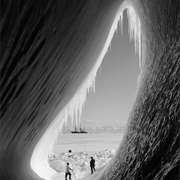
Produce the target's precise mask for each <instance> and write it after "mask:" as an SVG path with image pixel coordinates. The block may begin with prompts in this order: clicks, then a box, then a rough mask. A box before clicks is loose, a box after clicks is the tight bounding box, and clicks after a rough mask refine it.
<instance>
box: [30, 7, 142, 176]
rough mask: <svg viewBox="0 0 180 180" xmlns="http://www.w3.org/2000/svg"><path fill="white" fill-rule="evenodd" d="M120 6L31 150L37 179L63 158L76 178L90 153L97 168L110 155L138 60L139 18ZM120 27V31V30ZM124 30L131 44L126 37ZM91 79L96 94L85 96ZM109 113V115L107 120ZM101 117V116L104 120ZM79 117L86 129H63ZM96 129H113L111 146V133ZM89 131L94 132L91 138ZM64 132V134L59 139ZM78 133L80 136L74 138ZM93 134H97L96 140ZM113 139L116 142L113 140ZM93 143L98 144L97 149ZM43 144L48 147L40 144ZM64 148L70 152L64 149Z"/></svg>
mask: <svg viewBox="0 0 180 180" xmlns="http://www.w3.org/2000/svg"><path fill="white" fill-rule="evenodd" d="M125 7H126V6H125V5H124V6H122V7H121V8H120V10H119V11H118V12H117V16H116V18H115V20H114V22H113V24H112V27H111V30H110V32H109V36H108V38H107V41H106V43H105V45H104V48H103V50H102V52H101V53H100V55H99V57H98V59H97V62H96V64H95V65H94V67H93V69H92V71H91V72H90V73H89V74H88V75H87V78H86V79H85V81H84V83H83V84H82V85H81V87H80V88H79V90H78V91H77V93H76V94H75V95H74V96H73V98H72V99H71V101H70V102H69V103H68V104H67V105H66V106H65V107H64V109H63V110H62V111H61V112H60V113H59V114H58V116H57V117H56V118H55V120H54V121H53V123H52V124H51V125H50V127H49V128H48V129H47V131H46V133H45V134H44V135H43V137H42V138H41V140H40V141H39V143H38V144H37V146H36V148H35V149H34V152H33V155H32V158H31V162H30V163H31V168H32V169H33V170H34V172H35V173H36V174H38V176H39V177H41V178H45V179H53V176H54V175H55V174H57V173H59V175H60V174H63V173H64V168H65V165H66V162H67V161H70V162H71V165H72V166H73V169H74V172H75V175H76V177H77V178H78V177H84V176H86V175H88V174H89V158H90V156H93V157H95V159H96V163H97V166H96V167H97V168H98V167H103V166H104V165H105V164H106V163H107V162H108V161H109V160H110V159H111V158H112V157H113V155H114V154H115V151H116V149H117V148H118V146H119V144H120V141H121V138H122V137H123V133H124V129H125V128H126V125H127V120H128V115H129V113H130V111H131V108H132V105H133V102H134V99H135V95H136V90H137V86H138V85H137V82H138V75H139V73H140V71H139V68H138V59H139V66H141V26H140V20H139V19H138V17H137V15H136V13H135V11H134V9H133V8H131V6H129V7H128V8H127V7H126V8H127V10H126V12H127V15H126V12H124V9H126V8H125ZM123 12H124V13H123ZM123 19H124V21H123ZM123 24H124V25H123ZM122 32H123V35H121V34H122ZM129 35H130V39H132V38H133V39H134V42H135V43H134V42H132V41H131V42H130V41H129ZM126 43H127V45H126ZM134 49H135V51H134ZM120 51H121V52H120ZM136 52H138V53H139V56H138V55H135V53H136ZM102 60H103V63H102ZM113 61H114V62H113ZM101 63H102V65H101ZM98 69H99V71H98ZM97 74H98V76H97V78H96V75H97ZM103 74H104V75H103ZM95 79H96V93H95V94H93V93H92V94H89V97H87V98H86V96H87V94H88V92H89V91H94V92H95ZM99 81H100V82H101V83H99ZM108 93H109V94H108ZM123 93H124V94H123ZM97 97H99V99H98V98H97ZM86 100H88V102H89V104H88V102H87V103H85V102H86ZM96 103H97V104H96ZM86 104H87V105H86ZM112 104H113V106H112ZM83 107H84V109H83ZM93 108H94V109H93ZM100 109H101V110H100ZM124 111H125V113H124ZM92 114H96V115H97V117H96V118H95V117H91V116H92ZM122 114H123V115H122ZM115 115H116V117H115ZM113 117H115V118H114V119H112V118H113ZM105 118H107V119H106V120H105ZM119 119H120V120H119ZM68 120H70V121H68ZM81 121H82V122H83V123H84V125H83V126H82V127H84V126H86V131H87V132H88V133H87V134H86V133H85V134H83V135H82V134H80V133H77V134H76V136H77V139H76V138H74V136H75V135H74V134H72V133H71V132H70V131H69V130H72V128H73V126H74V124H73V122H76V124H80V122H81ZM97 122H99V123H100V125H101V126H99V127H98V124H93V123H97ZM88 123H89V124H90V125H91V126H90V125H89V127H90V128H89V129H88ZM63 127H64V128H63ZM98 128H99V129H98ZM63 130H66V133H63ZM96 130H97V131H96ZM98 130H99V131H101V130H102V131H103V130H104V131H114V133H115V136H116V137H114V139H115V140H114V142H115V145H114V144H113V145H112V144H108V143H107V142H108V141H109V142H110V141H111V140H112V137H111V138H109V140H108V138H107V137H108V136H109V134H108V133H110V132H105V133H106V135H105V136H104V137H101V136H102V134H100V133H99V132H98ZM62 133H63V134H62ZM93 133H94V134H95V135H94V139H93ZM111 133H113V132H111ZM117 133H121V135H122V136H121V137H119V136H118V138H117ZM65 135H67V136H69V137H66V138H64V136H65ZM72 135H73V137H72ZM90 135H91V137H90ZM80 136H82V137H81V138H80ZM95 137H96V138H97V137H99V139H98V138H97V139H96V138H95ZM103 138H104V139H103ZM116 138H117V139H118V142H116V140H117V139H116ZM52 139H53V140H52ZM80 139H81V141H80V142H79V140H80ZM95 140H97V142H95V143H96V144H95V146H96V148H95V151H94V153H95V154H92V151H91V149H93V148H92V147H93V143H94V141H95ZM90 142H91V143H90ZM70 144H71V145H73V146H71V145H70ZM97 144H98V145H100V144H101V146H99V147H100V148H99V147H98V146H97ZM104 144H105V145H107V144H108V146H109V148H106V147H105V148H104V149H103V148H102V147H104ZM47 146H49V147H50V148H49V149H48V148H46V147H47ZM112 146H113V147H112ZM87 147H88V149H90V153H87ZM63 148H64V149H63ZM69 150H71V152H68V151H69ZM42 152H43V153H42ZM63 177H64V175H63Z"/></svg>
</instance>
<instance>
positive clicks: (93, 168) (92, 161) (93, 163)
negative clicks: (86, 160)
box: [90, 157, 96, 174]
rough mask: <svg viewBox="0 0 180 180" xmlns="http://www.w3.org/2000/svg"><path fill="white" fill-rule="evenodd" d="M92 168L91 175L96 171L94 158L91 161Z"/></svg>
mask: <svg viewBox="0 0 180 180" xmlns="http://www.w3.org/2000/svg"><path fill="white" fill-rule="evenodd" d="M90 167H91V174H93V172H94V171H96V170H95V160H94V158H93V157H91V160H90Z"/></svg>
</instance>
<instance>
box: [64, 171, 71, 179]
mask: <svg viewBox="0 0 180 180" xmlns="http://www.w3.org/2000/svg"><path fill="white" fill-rule="evenodd" d="M68 175H69V179H71V173H70V172H66V174H65V180H67V177H68Z"/></svg>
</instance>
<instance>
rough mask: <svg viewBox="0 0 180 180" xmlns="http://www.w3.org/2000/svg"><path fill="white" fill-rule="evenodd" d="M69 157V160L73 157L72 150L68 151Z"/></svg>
mask: <svg viewBox="0 0 180 180" xmlns="http://www.w3.org/2000/svg"><path fill="white" fill-rule="evenodd" d="M68 157H69V158H70V157H72V151H71V150H69V151H68Z"/></svg>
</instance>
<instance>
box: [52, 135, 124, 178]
mask: <svg viewBox="0 0 180 180" xmlns="http://www.w3.org/2000/svg"><path fill="white" fill-rule="evenodd" d="M122 136H123V134H111V133H105V134H84V135H83V134H77V135H76V134H75V135H74V134H65V135H63V136H62V137H59V139H58V141H57V144H56V146H55V149H54V151H55V152H54V153H52V154H50V156H49V165H50V167H52V168H53V169H54V170H56V171H57V173H56V174H54V175H53V176H52V180H61V179H64V176H65V174H64V172H65V166H66V163H67V162H69V163H70V166H71V168H73V171H74V173H72V178H73V179H75V178H77V179H79V178H83V177H86V176H89V175H90V174H91V172H90V166H89V162H90V157H93V158H94V159H95V161H96V163H95V167H96V169H97V170H98V169H100V168H101V167H103V166H104V165H106V164H107V163H108V162H109V160H111V159H112V157H113V156H114V154H115V151H116V149H117V148H118V146H119V144H120V141H121V139H122ZM107 147H108V148H107ZM68 150H72V153H68Z"/></svg>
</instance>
